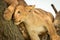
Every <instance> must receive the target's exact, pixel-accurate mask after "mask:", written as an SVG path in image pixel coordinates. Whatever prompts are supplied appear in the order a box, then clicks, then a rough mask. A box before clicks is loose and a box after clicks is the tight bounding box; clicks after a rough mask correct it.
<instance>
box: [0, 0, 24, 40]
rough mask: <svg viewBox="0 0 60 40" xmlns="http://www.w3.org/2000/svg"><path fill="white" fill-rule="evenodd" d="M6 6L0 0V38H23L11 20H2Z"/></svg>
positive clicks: (17, 39) (6, 39)
mask: <svg viewBox="0 0 60 40" xmlns="http://www.w3.org/2000/svg"><path fill="white" fill-rule="evenodd" d="M6 8H7V4H6V3H5V2H4V1H3V0H0V40H24V38H23V36H22V35H21V33H20V31H19V30H18V28H17V26H16V25H14V24H13V21H12V20H11V21H6V20H4V18H3V13H4V10H5V9H6Z"/></svg>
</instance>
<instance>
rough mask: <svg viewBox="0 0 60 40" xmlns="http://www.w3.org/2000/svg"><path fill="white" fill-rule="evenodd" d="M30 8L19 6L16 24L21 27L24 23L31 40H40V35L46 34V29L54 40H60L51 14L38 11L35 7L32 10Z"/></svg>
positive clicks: (16, 12)
mask: <svg viewBox="0 0 60 40" xmlns="http://www.w3.org/2000/svg"><path fill="white" fill-rule="evenodd" d="M30 7H31V6H27V7H24V6H17V8H16V11H15V14H14V19H15V20H14V21H15V22H14V23H15V24H16V25H19V24H20V23H21V22H23V21H24V22H25V25H26V29H27V30H28V33H29V35H30V37H31V40H40V39H39V37H38V34H41V33H43V32H46V29H47V30H48V33H49V35H50V37H51V39H52V40H60V37H59V36H58V35H57V34H56V30H55V28H54V25H53V23H52V18H51V14H48V12H44V11H42V10H39V9H38V10H39V11H38V10H37V9H35V8H33V7H31V8H32V9H31V8H30ZM28 8H29V9H28ZM31 10H32V11H31ZM45 28H46V29H45Z"/></svg>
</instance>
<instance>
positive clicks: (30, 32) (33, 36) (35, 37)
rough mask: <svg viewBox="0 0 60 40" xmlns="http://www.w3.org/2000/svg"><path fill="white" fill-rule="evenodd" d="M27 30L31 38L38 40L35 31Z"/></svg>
mask: <svg viewBox="0 0 60 40" xmlns="http://www.w3.org/2000/svg"><path fill="white" fill-rule="evenodd" d="M28 32H29V35H30V38H31V40H40V38H39V36H38V34H37V33H35V31H28Z"/></svg>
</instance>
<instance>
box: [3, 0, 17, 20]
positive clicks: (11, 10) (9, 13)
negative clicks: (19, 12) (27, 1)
mask: <svg viewBox="0 0 60 40" xmlns="http://www.w3.org/2000/svg"><path fill="white" fill-rule="evenodd" d="M4 1H6V2H7V3H8V4H9V6H8V8H7V9H6V10H5V11H4V15H3V17H4V19H5V20H11V18H12V14H13V13H14V9H15V7H16V6H17V5H18V1H17V0H4Z"/></svg>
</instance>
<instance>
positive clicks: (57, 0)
mask: <svg viewBox="0 0 60 40" xmlns="http://www.w3.org/2000/svg"><path fill="white" fill-rule="evenodd" d="M25 1H26V3H27V4H28V5H35V7H36V8H41V9H43V10H45V11H48V12H51V13H52V14H53V15H54V17H55V12H54V10H53V9H52V7H51V4H54V5H55V7H56V9H57V10H58V11H59V10H60V0H25Z"/></svg>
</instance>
